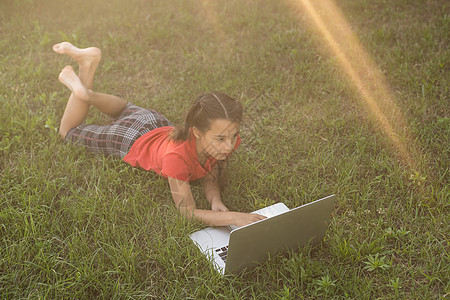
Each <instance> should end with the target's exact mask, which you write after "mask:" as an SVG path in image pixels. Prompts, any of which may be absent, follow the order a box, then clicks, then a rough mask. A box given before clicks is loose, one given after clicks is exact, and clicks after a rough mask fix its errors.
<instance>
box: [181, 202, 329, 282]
mask: <svg viewBox="0 0 450 300" xmlns="http://www.w3.org/2000/svg"><path fill="white" fill-rule="evenodd" d="M334 202H335V195H331V196H328V197H325V198H322V199H319V200H316V201H313V202H311V203H308V204H305V205H302V206H299V207H297V208H294V209H289V208H288V207H287V206H286V205H284V204H283V203H277V204H274V205H271V206H268V207H265V208H263V209H260V210H257V211H255V212H253V213H257V214H261V215H264V216H266V217H267V219H264V220H261V221H257V222H255V223H252V224H249V225H246V226H242V227H239V228H237V227H235V226H233V227H232V226H226V227H208V228H205V229H203V230H200V231H197V232H194V233H192V234H191V235H190V238H191V239H192V240H193V241H194V243H195V244H196V245H197V246H198V248H199V249H200V251H202V252H203V253H204V254H205V255H206V256H207V257H208V259H209V260H210V261H211V262H212V263H213V264H214V267H215V268H216V269H217V271H219V272H220V273H222V274H229V273H238V272H240V271H242V270H244V269H245V268H250V267H253V266H255V265H257V264H259V263H261V262H264V261H265V260H267V258H268V256H269V255H270V254H274V253H278V252H282V251H287V250H293V249H297V248H298V247H301V246H305V245H306V244H308V243H309V244H311V245H314V244H317V243H319V242H320V241H322V240H323V238H324V236H325V231H326V230H327V228H328V224H329V221H330V217H331V212H332V210H333V207H334Z"/></svg>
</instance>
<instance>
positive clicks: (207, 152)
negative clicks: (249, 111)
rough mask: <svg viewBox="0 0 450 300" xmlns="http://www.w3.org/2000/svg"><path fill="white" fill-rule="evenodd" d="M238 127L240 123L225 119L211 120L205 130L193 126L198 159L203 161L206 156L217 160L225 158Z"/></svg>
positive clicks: (234, 141) (234, 140)
mask: <svg viewBox="0 0 450 300" xmlns="http://www.w3.org/2000/svg"><path fill="white" fill-rule="evenodd" d="M239 127H240V123H238V122H231V121H229V120H226V119H216V120H214V121H212V122H211V126H210V128H209V130H208V131H206V132H203V131H200V130H199V129H197V128H195V127H194V128H193V132H194V135H195V138H196V143H197V145H196V146H197V154H198V159H199V161H200V162H201V163H203V162H204V161H205V160H206V159H207V158H208V156H212V157H213V158H215V159H217V160H224V159H226V158H227V156H228V155H229V154H230V153H231V151H233V149H234V147H235V145H236V140H237V136H238V133H239Z"/></svg>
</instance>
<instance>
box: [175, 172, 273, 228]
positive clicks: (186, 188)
mask: <svg viewBox="0 0 450 300" xmlns="http://www.w3.org/2000/svg"><path fill="white" fill-rule="evenodd" d="M168 179H169V185H170V191H171V192H172V197H173V200H174V202H175V205H176V207H177V209H178V210H179V211H180V212H181V214H183V215H184V216H186V217H188V218H197V219H200V220H201V221H202V222H204V223H206V224H208V225H212V226H227V225H235V226H238V227H241V226H244V225H247V224H250V223H253V222H256V221H259V220H262V219H265V217H264V216H261V215H257V214H247V213H239V212H230V211H212V210H204V209H197V207H196V205H195V201H194V198H193V196H192V192H191V186H190V184H189V182H186V181H182V180H178V179H175V178H171V177H169V178H168Z"/></svg>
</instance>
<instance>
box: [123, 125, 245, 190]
mask: <svg viewBox="0 0 450 300" xmlns="http://www.w3.org/2000/svg"><path fill="white" fill-rule="evenodd" d="M173 128H174V127H172V126H166V127H160V128H156V129H153V130H152V131H150V132H147V133H146V134H144V135H143V136H141V137H139V138H138V139H137V140H136V142H134V144H133V145H132V146H131V149H130V151H129V152H128V154H127V155H125V157H124V158H123V160H124V161H125V162H127V163H129V164H130V165H132V166H133V167H141V168H143V169H144V170H153V171H155V172H156V173H158V174H160V175H162V176H164V177H166V178H167V177H172V178H175V179H178V180H183V181H192V180H196V179H199V178H201V177H203V176H205V175H207V174H208V173H209V172H211V169H212V166H213V165H214V164H215V163H216V161H217V160H216V159H215V158H213V157H211V156H209V157H208V159H207V160H206V162H205V164H204V165H203V166H202V165H201V164H200V162H199V161H198V156H197V148H196V145H195V136H194V135H193V134H191V138H190V139H187V140H186V141H173V140H172V139H171V138H170V133H171V132H172V130H173ZM240 142H241V139H240V137H239V136H238V138H237V140H236V145H235V146H234V149H233V151H234V150H236V148H237V147H238V146H239V144H240Z"/></svg>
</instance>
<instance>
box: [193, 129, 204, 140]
mask: <svg viewBox="0 0 450 300" xmlns="http://www.w3.org/2000/svg"><path fill="white" fill-rule="evenodd" d="M192 133H193V134H194V136H195V139H197V140H198V139H199V138H200V137H201V136H202V132H201V131H200V130H199V129H198V128H197V127H195V126H192Z"/></svg>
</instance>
